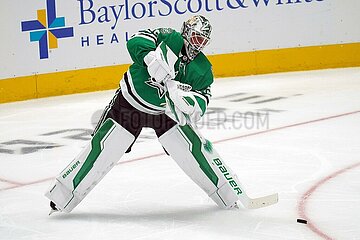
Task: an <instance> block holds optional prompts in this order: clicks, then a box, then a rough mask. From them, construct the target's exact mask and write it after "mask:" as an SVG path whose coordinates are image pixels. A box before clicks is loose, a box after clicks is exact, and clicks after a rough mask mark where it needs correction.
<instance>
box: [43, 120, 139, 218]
mask: <svg viewBox="0 0 360 240" xmlns="http://www.w3.org/2000/svg"><path fill="white" fill-rule="evenodd" d="M134 140H135V137H134V136H133V135H132V134H131V133H129V132H128V131H127V130H126V129H125V128H123V127H122V126H121V125H119V124H118V123H116V122H114V121H113V120H112V119H107V120H106V121H105V122H104V123H103V124H102V126H101V127H100V128H99V130H98V131H97V132H96V134H95V135H94V136H93V138H92V140H91V142H90V143H89V144H88V145H87V146H86V147H85V149H83V150H82V151H81V153H80V154H79V155H78V156H77V157H76V158H75V159H74V160H73V161H72V162H71V163H70V164H69V165H68V166H67V167H66V168H65V169H64V170H63V171H62V172H61V173H60V174H59V175H58V176H57V177H56V178H55V181H54V183H53V184H52V185H51V186H50V187H49V190H48V191H47V192H46V193H45V196H46V197H47V198H49V199H50V200H51V201H53V202H54V203H55V204H56V207H57V208H59V209H60V210H61V211H64V212H71V211H72V210H73V209H74V208H75V207H76V206H77V205H78V204H79V203H80V202H81V201H82V200H83V199H84V197H85V196H86V195H87V194H88V193H89V192H90V191H91V190H92V189H93V188H94V187H95V186H96V184H97V183H98V182H99V181H100V180H101V179H102V178H103V177H104V176H105V175H106V174H107V173H108V172H109V171H110V169H112V167H113V166H114V165H115V164H116V163H117V162H118V161H119V160H120V158H121V157H122V155H123V154H124V153H125V151H126V150H127V149H128V147H129V146H130V145H131V144H132V142H133V141H134Z"/></svg>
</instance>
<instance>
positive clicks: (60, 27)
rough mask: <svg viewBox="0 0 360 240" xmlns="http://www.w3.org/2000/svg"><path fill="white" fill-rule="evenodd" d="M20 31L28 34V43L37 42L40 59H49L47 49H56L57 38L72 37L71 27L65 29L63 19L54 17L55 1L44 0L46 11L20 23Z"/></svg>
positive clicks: (42, 10)
mask: <svg viewBox="0 0 360 240" xmlns="http://www.w3.org/2000/svg"><path fill="white" fill-rule="evenodd" d="M21 31H23V32H30V42H39V55H40V59H46V58H49V49H55V48H58V39H59V38H69V37H73V36H74V29H73V27H65V17H57V16H56V4H55V0H46V9H39V10H37V19H36V20H29V21H23V22H21Z"/></svg>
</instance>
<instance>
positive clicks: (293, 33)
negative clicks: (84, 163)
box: [0, 0, 360, 102]
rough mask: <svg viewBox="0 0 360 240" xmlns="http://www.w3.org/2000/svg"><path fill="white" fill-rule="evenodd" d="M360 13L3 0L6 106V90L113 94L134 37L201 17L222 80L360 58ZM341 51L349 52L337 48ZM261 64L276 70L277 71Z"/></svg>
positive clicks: (339, 0) (303, 5) (299, 2)
mask: <svg viewBox="0 0 360 240" xmlns="http://www.w3.org/2000/svg"><path fill="white" fill-rule="evenodd" d="M359 11H360V2H359V1H343V0H146V1H142V0H66V1H65V0H27V1H23V0H22V1H20V0H3V1H2V7H1V10H0V12H1V17H2V36H3V37H2V38H1V44H0V47H1V51H0V57H1V60H2V64H1V65H0V79H2V80H0V84H1V85H0V94H1V95H0V96H1V98H2V99H0V102H4V101H6V99H3V98H5V97H4V96H5V92H4V91H5V90H4V89H6V88H13V87H16V85H17V84H18V83H20V84H21V86H27V88H28V91H29V94H30V95H29V97H25V98H32V97H41V96H46V95H57V94H66V93H72V92H77V91H78V90H79V91H80V92H81V91H91V90H96V89H102V88H109V85H107V83H105V85H107V86H104V85H103V84H101V81H105V82H107V81H111V84H110V85H111V86H114V83H115V82H116V81H118V80H120V79H121V74H122V72H123V71H125V70H126V67H127V66H128V64H129V63H130V62H131V59H130V57H129V55H128V53H127V50H126V41H127V40H128V39H129V37H131V35H132V34H133V33H135V32H137V31H138V30H141V29H146V28H156V27H171V28H174V29H176V30H178V31H180V29H181V25H182V23H183V21H184V20H186V19H187V18H189V17H190V16H192V15H195V14H201V15H204V16H206V17H207V18H209V20H210V21H211V23H212V25H213V35H212V42H211V44H210V45H209V46H208V48H207V49H206V50H205V53H206V54H208V55H211V57H210V60H212V63H213V65H214V71H215V74H216V75H217V76H231V75H236V74H242V72H241V71H240V72H239V71H238V70H236V69H240V68H241V67H242V68H244V69H243V70H244V74H246V73H247V72H248V73H262V72H271V71H276V70H277V68H274V67H271V66H270V65H271V63H269V62H267V59H268V58H269V61H270V60H271V59H274V58H276V57H278V58H279V59H283V57H284V56H283V55H285V56H288V51H285V52H284V51H283V49H290V54H291V51H294V49H302V48H303V49H304V51H305V52H306V51H308V52H312V50H313V49H312V47H316V49H315V50H318V48H319V46H320V48H321V47H322V48H325V47H326V46H329V47H330V49H333V48H334V50H335V52H336V51H338V52H339V53H341V52H342V53H343V54H344V50H345V53H348V52H354V49H355V50H356V51H357V52H358V51H359V50H358V49H359V46H358V42H360V28H358V27H357V26H356V24H357V23H358V22H360V15H359V14H358V13H359ZM340 45H341V47H343V45H345V46H346V47H345V48H342V51H340V50H336V49H338V46H340ZM274 51H275V52H274ZM323 51H324V49H323ZM302 54H304V53H303V51H301V52H299V53H297V54H295V55H296V57H297V58H299V57H300V58H301V55H302ZM320 54H321V52H320ZM262 56H264V58H263V59H260V58H261V57H262ZM289 56H290V57H291V55H289ZM344 58H346V56H344V57H340V59H339V60H338V61H345V62H346V61H347V59H344ZM231 59H234V60H236V61H239V60H240V61H242V62H243V63H238V62H234V63H231V62H229V61H233V60H231ZM254 59H255V60H256V59H258V60H259V61H257V62H258V63H259V62H261V61H264V65H265V66H267V65H269V64H270V65H269V66H268V67H269V70H266V71H265V70H264V71H262V70H261V68H262V67H260V66H257V65H256V64H258V63H256V61H255V60H254ZM299 61H300V63H301V61H302V60H301V59H300V60H299ZM220 62H221V63H224V62H226V63H229V64H225V65H226V67H227V68H225V66H222V65H220V64H219V63H220ZM265 62H266V63H265ZM356 62H358V59H357V58H355V63H354V62H351V63H348V64H350V65H356ZM229 65H230V66H231V65H232V66H234V67H233V69H229ZM300 65H301V64H300ZM340 65H341V64H340ZM334 67H336V63H335V65H334ZM230 68H231V67H230ZM278 68H279V69H278V70H279V71H281V70H282V69H281V66H278ZM247 69H248V70H247ZM271 69H273V70H271ZM283 70H288V69H287V68H286V66H284V69H283ZM290 70H291V69H290ZM294 70H296V69H294ZM252 71H255V72H252ZM111 72H112V73H111ZM48 74H50V75H48ZM104 74H105V75H106V76H105V79H106V80H104V79H102V78H101V77H104ZM84 78H86V79H84ZM73 79H76V80H73ZM14 81H16V82H14ZM48 81H50V83H49V82H48ZM72 81H73V82H72ZM49 84H50V85H49ZM41 86H44V87H43V88H42V87H41ZM49 86H50V87H49ZM51 86H53V87H52V88H51ZM34 88H36V92H35V93H33V89H34ZM63 88H64V89H63ZM70 88H71V90H69V89H70ZM79 88H80V89H79Z"/></svg>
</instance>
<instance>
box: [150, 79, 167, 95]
mask: <svg viewBox="0 0 360 240" xmlns="http://www.w3.org/2000/svg"><path fill="white" fill-rule="evenodd" d="M145 83H146V84H147V85H148V86H149V87H152V88H156V90H157V92H158V95H159V98H163V97H164V96H165V92H166V91H165V86H164V84H163V83H159V82H156V81H155V80H153V79H152V78H149V80H147V81H146V82H145Z"/></svg>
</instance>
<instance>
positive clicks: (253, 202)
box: [245, 193, 279, 209]
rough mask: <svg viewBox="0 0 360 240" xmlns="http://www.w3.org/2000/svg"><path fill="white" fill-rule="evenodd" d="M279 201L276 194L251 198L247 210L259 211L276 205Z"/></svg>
mask: <svg viewBox="0 0 360 240" xmlns="http://www.w3.org/2000/svg"><path fill="white" fill-rule="evenodd" d="M278 201H279V194H277V193H274V194H271V195H268V196H265V197H259V198H250V199H249V202H248V204H247V206H245V207H246V208H249V209H257V208H263V207H267V206H270V205H273V204H276V203H277V202H278Z"/></svg>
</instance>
